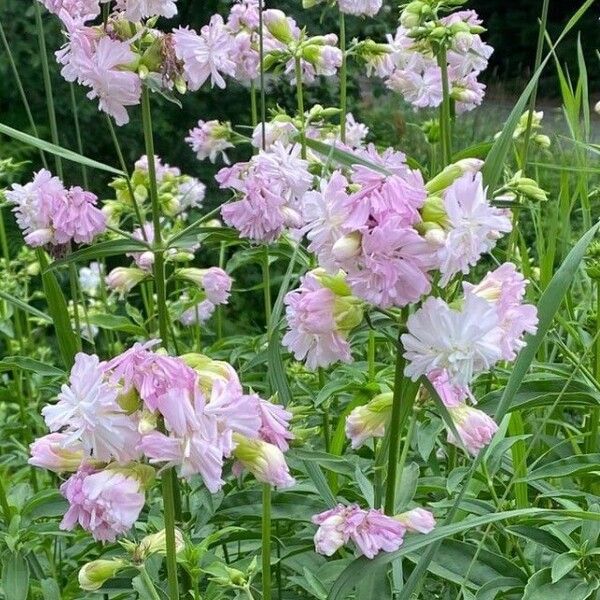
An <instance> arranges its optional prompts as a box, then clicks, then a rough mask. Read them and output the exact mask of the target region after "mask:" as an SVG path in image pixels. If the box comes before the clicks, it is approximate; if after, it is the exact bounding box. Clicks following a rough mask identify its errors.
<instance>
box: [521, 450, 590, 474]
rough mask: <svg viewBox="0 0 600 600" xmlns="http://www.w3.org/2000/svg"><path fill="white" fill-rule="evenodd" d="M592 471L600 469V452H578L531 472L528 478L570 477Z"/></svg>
mask: <svg viewBox="0 0 600 600" xmlns="http://www.w3.org/2000/svg"><path fill="white" fill-rule="evenodd" d="M590 471H600V454H578V455H576V456H569V457H568V458H561V459H560V460H555V461H554V462H551V463H548V464H547V465H543V466H542V467H539V468H537V469H534V470H533V471H531V472H529V473H528V475H527V478H526V480H531V481H533V480H535V479H550V478H552V477H569V476H572V475H578V474H580V473H589V472H590Z"/></svg>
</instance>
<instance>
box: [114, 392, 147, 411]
mask: <svg viewBox="0 0 600 600" xmlns="http://www.w3.org/2000/svg"><path fill="white" fill-rule="evenodd" d="M117 403H118V404H119V406H120V407H121V408H122V409H123V410H124V411H125V412H126V413H127V414H128V415H130V414H132V413H134V412H135V411H136V410H139V408H140V406H141V402H140V396H139V394H138V393H137V390H136V389H135V388H134V387H133V386H132V387H131V389H130V390H129V391H128V392H124V393H121V394H119V395H118V396H117Z"/></svg>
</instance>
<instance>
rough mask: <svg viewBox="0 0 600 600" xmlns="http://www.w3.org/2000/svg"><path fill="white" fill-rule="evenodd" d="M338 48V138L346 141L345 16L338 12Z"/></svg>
mask: <svg viewBox="0 0 600 600" xmlns="http://www.w3.org/2000/svg"><path fill="white" fill-rule="evenodd" d="M340 50H341V51H342V65H341V67H340V140H341V141H342V143H343V144H344V143H346V114H347V112H348V106H347V94H348V57H347V55H346V17H345V15H344V13H343V12H340Z"/></svg>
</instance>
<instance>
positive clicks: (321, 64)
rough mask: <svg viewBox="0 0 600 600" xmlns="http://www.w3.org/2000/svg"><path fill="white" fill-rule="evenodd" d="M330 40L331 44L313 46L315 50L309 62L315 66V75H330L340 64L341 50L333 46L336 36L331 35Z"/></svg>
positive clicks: (334, 72) (333, 73)
mask: <svg viewBox="0 0 600 600" xmlns="http://www.w3.org/2000/svg"><path fill="white" fill-rule="evenodd" d="M331 42H332V43H331V44H323V45H322V46H315V47H314V48H316V49H317V51H316V52H315V55H314V57H313V58H312V60H311V64H312V66H313V67H314V68H315V75H323V76H325V77H332V76H333V75H335V74H336V73H337V71H338V69H339V68H340V67H341V66H342V51H341V50H340V49H339V48H337V47H336V46H335V44H337V36H332V39H331Z"/></svg>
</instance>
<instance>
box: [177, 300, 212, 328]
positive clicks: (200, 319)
mask: <svg viewBox="0 0 600 600" xmlns="http://www.w3.org/2000/svg"><path fill="white" fill-rule="evenodd" d="M215 308H216V307H215V305H214V304H213V303H212V302H211V301H210V300H202V302H198V303H197V304H195V305H194V306H191V307H190V308H188V309H186V310H184V311H183V312H182V313H181V315H180V317H179V321H180V322H181V324H182V325H185V326H190V325H195V324H196V323H197V324H200V325H201V324H202V323H205V322H206V321H208V320H209V319H210V318H211V317H212V315H213V313H214V312H215Z"/></svg>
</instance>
